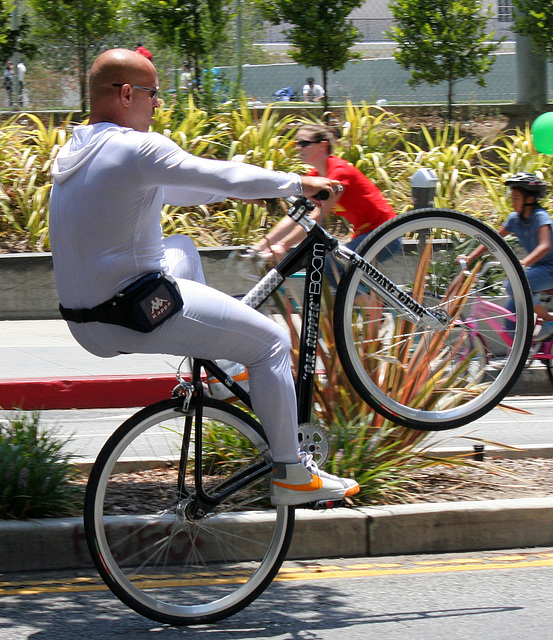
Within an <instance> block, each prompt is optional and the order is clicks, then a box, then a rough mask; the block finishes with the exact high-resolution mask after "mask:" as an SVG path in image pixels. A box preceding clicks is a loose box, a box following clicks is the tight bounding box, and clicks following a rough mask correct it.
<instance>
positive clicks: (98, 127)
mask: <svg viewBox="0 0 553 640" xmlns="http://www.w3.org/2000/svg"><path fill="white" fill-rule="evenodd" d="M125 131H132V129H128V128H124V127H119V126H117V125H116V124H112V123H111V122H101V123H99V124H89V125H79V126H78V127H75V129H73V135H72V137H71V139H70V140H69V142H68V143H67V144H65V145H64V146H63V147H62V149H61V150H60V152H59V153H58V155H57V157H56V159H55V160H54V165H53V168H52V176H53V178H54V180H55V181H56V182H58V183H59V184H61V183H62V182H64V181H65V180H67V178H69V177H70V176H72V175H73V173H75V171H77V170H78V169H80V168H81V167H82V166H83V164H85V163H86V162H88V161H89V160H90V158H91V157H93V156H95V155H96V154H97V153H98V151H100V149H101V148H102V147H103V146H104V144H105V143H106V142H107V141H108V140H110V139H111V138H112V137H113V136H114V135H116V134H118V133H121V132H125Z"/></svg>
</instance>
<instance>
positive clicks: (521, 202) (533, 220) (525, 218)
mask: <svg viewBox="0 0 553 640" xmlns="http://www.w3.org/2000/svg"><path fill="white" fill-rule="evenodd" d="M505 184H506V185H507V186H508V187H510V189H511V200H512V203H513V208H514V211H513V212H512V213H511V214H509V215H508V216H507V218H506V219H505V221H504V223H503V225H502V226H501V228H500V229H499V234H500V235H501V236H506V235H507V234H509V233H511V234H513V235H515V236H516V237H517V238H518V241H519V242H520V244H521V245H522V247H523V248H524V250H525V251H526V252H527V255H526V256H525V257H524V258H522V260H521V261H520V263H521V264H522V266H523V267H525V269H526V276H527V277H528V283H529V284H530V290H531V291H532V294H536V293H538V292H540V291H547V290H548V289H551V288H553V241H552V226H553V220H552V219H551V216H550V215H549V214H548V213H547V211H545V209H543V207H542V206H541V205H540V204H539V200H540V199H541V198H543V197H544V196H545V194H546V192H547V183H546V182H544V181H543V180H542V179H541V178H539V177H538V176H536V175H535V174H533V173H516V174H515V175H513V176H511V177H510V178H507V180H506V181H505ZM485 252H486V248H485V247H484V246H480V247H478V248H477V249H475V250H474V251H473V252H472V253H471V254H470V255H469V256H468V258H467V261H468V262H471V261H472V260H475V259H476V258H478V257H479V256H481V255H483V254H484V253H485ZM506 289H507V293H508V294H509V301H508V303H507V304H506V305H505V306H506V308H507V309H509V310H510V311H514V304H513V300H512V298H511V291H510V287H509V283H507V284H506ZM533 301H534V311H535V312H536V314H537V316H538V317H539V318H541V319H542V320H543V322H542V328H541V331H540V333H539V334H538V335H537V336H536V340H537V341H543V340H547V339H548V338H550V337H551V336H552V335H553V315H552V314H550V313H549V312H548V311H547V309H546V308H545V307H544V306H543V304H541V303H540V302H539V301H538V299H537V298H536V296H535V295H533Z"/></svg>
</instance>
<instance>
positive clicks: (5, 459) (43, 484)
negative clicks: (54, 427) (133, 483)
mask: <svg viewBox="0 0 553 640" xmlns="http://www.w3.org/2000/svg"><path fill="white" fill-rule="evenodd" d="M66 442H67V440H60V439H58V438H56V437H55V434H54V433H53V432H52V431H47V430H43V429H40V428H39V414H38V413H32V414H27V413H23V412H20V413H17V414H16V415H14V416H12V417H10V418H8V420H7V421H6V422H4V423H0V518H4V519H25V518H49V517H61V516H73V515H79V513H80V510H81V507H82V496H83V488H82V486H81V485H79V484H77V483H76V482H75V481H76V480H77V478H78V476H79V471H78V469H77V468H76V467H75V465H74V464H72V463H71V461H70V459H69V456H68V455H67V454H65V453H63V452H62V449H63V447H64V445H65V444H66Z"/></svg>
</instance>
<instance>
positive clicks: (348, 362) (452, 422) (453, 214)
mask: <svg viewBox="0 0 553 640" xmlns="http://www.w3.org/2000/svg"><path fill="white" fill-rule="evenodd" d="M431 220H435V221H438V220H441V224H440V225H438V224H436V226H441V227H442V228H446V225H445V224H443V223H444V222H448V223H450V224H451V225H457V226H459V225H461V226H466V229H467V230H468V229H469V228H470V229H473V230H474V232H475V233H477V234H479V236H477V237H481V238H486V239H487V241H488V242H489V243H490V244H491V246H494V247H496V248H497V250H498V251H500V253H501V255H502V256H503V258H504V259H505V260H506V261H507V263H508V265H509V268H510V269H511V270H512V273H513V274H514V277H516V278H517V280H518V285H517V288H518V289H519V290H520V292H521V294H522V296H523V299H522V300H521V308H522V309H523V313H522V316H525V317H523V318H519V319H518V321H517V325H518V327H519V329H520V336H519V342H518V343H517V344H518V346H519V349H518V352H519V355H518V361H517V362H516V366H515V365H514V364H513V366H512V367H511V368H512V372H511V373H510V374H509V377H508V379H505V377H498V379H499V380H500V382H501V386H498V385H495V383H492V384H491V385H490V388H492V386H494V390H493V393H491V392H489V393H487V401H486V402H485V403H483V404H480V403H478V404H475V403H474V402H467V403H466V404H465V405H463V407H464V409H463V411H464V413H461V412H460V411H459V410H457V411H456V412H455V414H454V413H451V415H449V414H447V413H445V412H440V411H436V412H433V413H431V412H427V415H423V414H424V412H423V411H418V412H417V413H416V415H415V411H413V410H410V409H409V408H407V407H403V406H401V405H400V404H399V403H397V402H395V401H393V400H392V399H389V398H387V397H386V396H385V394H384V393H383V392H380V390H378V389H375V388H371V387H370V386H367V383H366V381H365V380H364V379H362V378H361V377H360V375H359V373H358V369H359V367H358V366H357V363H355V356H353V357H352V354H351V353H350V352H351V351H352V348H351V342H352V339H351V338H350V337H349V335H348V332H351V330H352V329H351V326H352V321H351V317H348V309H347V304H348V298H351V296H352V295H354V293H353V291H354V288H355V287H356V286H357V285H356V282H355V281H354V278H355V276H356V273H357V274H358V273H359V272H358V271H357V269H356V267H355V266H350V267H349V268H348V269H347V270H346V272H345V274H344V275H343V276H342V278H341V280H340V283H339V285H338V289H337V293H336V302H335V308H334V331H335V338H336V348H337V351H338V355H339V358H340V361H341V363H342V366H343V368H344V371H345V373H346V376H347V377H348V378H349V379H350V381H351V383H352V384H353V386H354V388H355V389H356V391H357V393H358V394H359V395H360V396H361V398H362V399H363V400H364V401H365V402H367V404H369V405H370V406H371V407H372V408H373V409H374V410H375V411H376V412H377V413H379V414H381V415H382V416H384V417H385V418H387V419H389V420H391V421H393V422H394V423H395V424H398V425H401V426H405V427H409V428H414V429H421V430H427V431H441V430H446V429H453V428H456V427H460V426H463V425H465V424H467V423H469V422H471V421H473V420H476V419H477V418H479V417H481V416H482V415H484V414H486V413H487V412H488V411H490V410H491V409H492V408H493V407H495V406H496V405H497V404H498V403H499V402H500V401H501V400H502V399H503V398H504V397H505V395H506V394H507V393H508V392H509V390H510V389H511V388H512V386H513V385H514V384H515V382H516V380H517V379H518V376H519V375H520V373H521V371H522V369H523V368H524V365H525V362H526V359H527V356H528V352H529V349H530V346H531V340H532V328H533V323H531V322H530V318H532V317H533V306H532V300H531V294H530V288H529V286H528V281H527V279H526V276H525V274H524V270H523V268H522V266H521V265H520V262H519V260H518V259H517V258H516V256H515V255H514V253H513V252H512V250H511V249H510V247H509V246H508V244H507V243H506V242H505V240H504V239H503V238H501V237H500V236H499V234H497V233H496V232H495V231H494V230H492V229H491V228H490V227H489V226H487V225H485V224H484V223H482V222H481V221H479V220H476V219H474V218H471V217H470V216H468V215H466V214H464V213H460V212H457V211H452V210H448V209H422V210H416V211H412V212H409V213H406V214H403V215H401V216H398V217H396V218H394V219H392V220H390V221H388V222H387V223H385V224H383V225H382V226H380V227H378V228H377V229H376V230H375V231H373V232H372V234H371V235H370V236H369V237H368V238H367V239H366V240H365V241H364V242H363V243H362V244H361V245H360V246H359V248H358V249H357V251H356V252H357V253H358V254H359V255H361V256H364V255H366V254H367V253H368V252H369V251H370V249H371V247H375V246H382V245H383V239H384V240H385V239H386V236H387V235H388V234H389V235H390V237H397V236H399V235H401V234H400V233H398V229H401V228H402V227H405V229H406V230H408V229H409V228H412V227H413V225H415V224H417V223H418V222H419V221H425V222H427V221H431ZM430 226H432V225H430ZM421 228H423V225H422V224H421ZM378 242H380V243H381V244H380V245H377V244H376V243H378ZM515 357H516V356H515ZM513 363H514V358H513ZM369 384H372V385H373V387H375V386H376V385H374V383H372V382H369ZM482 395H483V394H482ZM473 405H474V406H473ZM419 414H420V415H419ZM434 414H436V415H434ZM437 414H440V415H437Z"/></svg>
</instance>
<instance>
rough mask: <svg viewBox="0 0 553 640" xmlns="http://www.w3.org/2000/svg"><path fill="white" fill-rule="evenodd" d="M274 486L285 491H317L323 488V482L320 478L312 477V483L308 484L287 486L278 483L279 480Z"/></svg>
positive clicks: (274, 481)
mask: <svg viewBox="0 0 553 640" xmlns="http://www.w3.org/2000/svg"><path fill="white" fill-rule="evenodd" d="M273 484H276V486H277V487H282V488H283V489H292V491H317V490H318V489H320V488H321V487H322V486H323V481H322V480H321V479H320V478H319V476H314V475H312V476H311V482H309V483H308V484H286V483H284V482H278V480H273Z"/></svg>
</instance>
